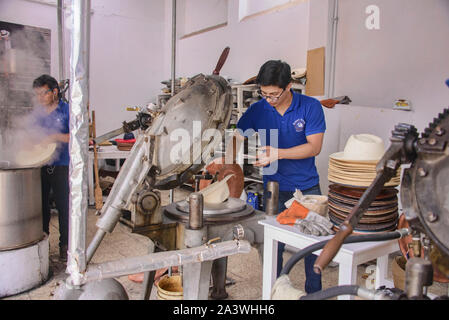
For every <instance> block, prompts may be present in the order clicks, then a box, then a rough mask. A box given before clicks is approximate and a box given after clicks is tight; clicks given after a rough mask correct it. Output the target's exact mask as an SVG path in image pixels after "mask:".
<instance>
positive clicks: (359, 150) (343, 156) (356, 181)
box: [328, 133, 400, 187]
mask: <svg viewBox="0 0 449 320" xmlns="http://www.w3.org/2000/svg"><path fill="white" fill-rule="evenodd" d="M384 152H385V148H384V142H383V140H382V139H381V138H379V137H377V136H375V135H372V134H367V133H362V134H356V135H351V136H350V137H349V139H348V141H347V142H346V146H345V148H344V150H343V151H342V152H336V153H333V154H331V155H330V156H329V173H328V174H329V176H328V179H329V181H330V182H335V183H339V184H343V185H348V186H355V187H369V186H370V184H371V182H373V180H374V178H375V177H376V165H377V162H379V160H380V158H382V156H383V154H384ZM399 182H400V176H399V170H398V175H397V176H395V177H393V178H392V179H391V180H390V181H388V182H387V183H386V184H385V186H397V185H399Z"/></svg>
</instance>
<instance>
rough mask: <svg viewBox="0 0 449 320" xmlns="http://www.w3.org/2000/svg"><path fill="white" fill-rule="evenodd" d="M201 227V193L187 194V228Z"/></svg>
mask: <svg viewBox="0 0 449 320" xmlns="http://www.w3.org/2000/svg"><path fill="white" fill-rule="evenodd" d="M201 228H203V195H202V194H201V193H192V194H190V196H189V229H193V230H198V229H201Z"/></svg>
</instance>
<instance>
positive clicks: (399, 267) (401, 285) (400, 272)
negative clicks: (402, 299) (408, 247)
mask: <svg viewBox="0 0 449 320" xmlns="http://www.w3.org/2000/svg"><path fill="white" fill-rule="evenodd" d="M406 263H407V260H406V259H405V258H404V257H403V256H396V257H394V259H393V262H392V264H391V271H392V273H393V283H394V287H395V288H397V289H401V290H402V291H404V290H405V265H406Z"/></svg>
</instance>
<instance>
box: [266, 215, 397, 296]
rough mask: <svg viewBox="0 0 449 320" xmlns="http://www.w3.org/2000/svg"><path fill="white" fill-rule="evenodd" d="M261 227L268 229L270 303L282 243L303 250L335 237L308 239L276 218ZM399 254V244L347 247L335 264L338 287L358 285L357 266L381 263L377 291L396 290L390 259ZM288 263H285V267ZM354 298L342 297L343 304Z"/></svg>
mask: <svg viewBox="0 0 449 320" xmlns="http://www.w3.org/2000/svg"><path fill="white" fill-rule="evenodd" d="M259 223H260V224H261V225H263V227H264V253H263V287H262V299H264V300H270V299H271V289H272V287H273V284H274V282H275V281H276V274H277V250H278V242H279V241H280V242H283V243H285V244H287V245H290V246H292V247H295V248H298V249H303V248H305V247H308V246H310V245H312V244H314V243H316V242H320V241H323V240H327V239H331V238H332V237H333V236H332V235H331V236H323V237H317V236H312V235H306V234H303V233H301V232H299V231H298V229H297V228H295V227H293V226H289V225H283V224H280V223H279V222H277V221H276V218H275V217H267V218H266V219H265V220H260V221H259ZM398 250H399V245H398V241H397V240H389V241H376V242H360V243H350V244H344V245H343V246H342V247H341V248H340V250H339V252H338V253H337V255H336V256H335V258H334V259H333V261H334V262H337V263H338V264H339V271H338V285H350V284H352V285H355V284H357V266H358V265H359V264H362V263H366V262H368V261H371V260H373V259H377V266H376V276H375V288H378V287H380V286H382V285H385V286H386V287H389V288H392V287H394V285H393V282H392V281H390V280H388V279H387V272H388V255H389V254H391V253H394V252H396V251H398ZM320 253H321V250H317V251H315V252H314V254H316V255H319V254H320ZM286 262H287V261H285V259H284V265H285V263H286ZM297 289H300V290H302V291H304V288H299V287H298V288H297ZM323 289H327V288H323ZM353 298H354V297H353V296H348V295H345V296H339V297H338V299H341V300H348V299H353Z"/></svg>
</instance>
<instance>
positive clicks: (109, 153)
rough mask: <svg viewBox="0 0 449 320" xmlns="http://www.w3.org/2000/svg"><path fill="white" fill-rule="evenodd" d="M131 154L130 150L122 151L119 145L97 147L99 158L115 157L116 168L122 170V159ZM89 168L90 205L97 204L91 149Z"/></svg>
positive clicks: (92, 152)
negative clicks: (118, 147)
mask: <svg viewBox="0 0 449 320" xmlns="http://www.w3.org/2000/svg"><path fill="white" fill-rule="evenodd" d="M128 156H129V151H121V150H118V149H117V146H100V147H99V148H98V149H97V158H98V159H115V170H116V171H119V170H120V159H126V158H128ZM87 170H88V174H87V176H88V185H89V205H94V204H95V197H94V151H93V150H89V158H88V161H87Z"/></svg>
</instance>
